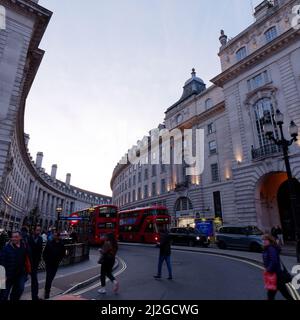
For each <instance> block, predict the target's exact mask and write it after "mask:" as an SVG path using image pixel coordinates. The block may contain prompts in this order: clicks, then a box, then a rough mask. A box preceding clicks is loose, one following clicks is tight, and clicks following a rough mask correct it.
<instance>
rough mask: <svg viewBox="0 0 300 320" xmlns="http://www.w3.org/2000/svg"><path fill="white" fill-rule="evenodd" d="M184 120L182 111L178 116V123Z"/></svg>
mask: <svg viewBox="0 0 300 320" xmlns="http://www.w3.org/2000/svg"><path fill="white" fill-rule="evenodd" d="M182 121H183V116H182V114H181V113H180V114H179V115H178V116H177V117H176V123H177V124H180V123H181V122H182Z"/></svg>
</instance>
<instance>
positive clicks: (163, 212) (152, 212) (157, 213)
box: [148, 209, 168, 216]
mask: <svg viewBox="0 0 300 320" xmlns="http://www.w3.org/2000/svg"><path fill="white" fill-rule="evenodd" d="M148 214H150V215H152V216H161V215H166V214H168V210H166V209H153V210H150V211H149V212H148Z"/></svg>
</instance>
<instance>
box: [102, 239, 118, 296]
mask: <svg viewBox="0 0 300 320" xmlns="http://www.w3.org/2000/svg"><path fill="white" fill-rule="evenodd" d="M100 251H101V254H102V256H101V258H100V259H99V264H101V275H100V279H101V289H99V290H98V293H101V294H105V293H106V289H105V284H106V277H108V279H109V280H110V281H111V282H112V283H113V291H114V292H115V293H117V292H118V290H119V282H118V281H117V280H116V278H115V277H114V276H113V274H112V270H113V267H114V264H115V260H116V254H117V251H118V243H117V240H116V239H115V237H114V235H113V234H107V235H106V239H105V242H104V244H103V247H102V249H101V250H100Z"/></svg>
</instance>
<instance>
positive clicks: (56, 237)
mask: <svg viewBox="0 0 300 320" xmlns="http://www.w3.org/2000/svg"><path fill="white" fill-rule="evenodd" d="M64 256H65V247H64V244H63V242H62V240H61V239H60V233H59V232H58V231H55V232H54V234H53V240H52V241H48V242H47V244H46V247H45V249H44V252H43V258H44V261H45V264H46V284H45V299H49V297H50V290H51V286H52V282H53V280H54V278H55V275H56V273H57V270H58V267H59V264H60V262H61V261H62V259H63V257H64Z"/></svg>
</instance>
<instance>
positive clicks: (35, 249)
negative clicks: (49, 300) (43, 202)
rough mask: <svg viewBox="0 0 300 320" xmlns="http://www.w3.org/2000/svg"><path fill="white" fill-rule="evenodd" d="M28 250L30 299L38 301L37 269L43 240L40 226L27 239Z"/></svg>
mask: <svg viewBox="0 0 300 320" xmlns="http://www.w3.org/2000/svg"><path fill="white" fill-rule="evenodd" d="M29 248H30V252H31V297H32V300H40V298H39V282H38V268H39V265H40V262H41V258H42V251H43V238H42V236H41V227H40V226H36V227H35V229H34V231H33V234H32V235H31V236H30V237H29Z"/></svg>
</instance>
